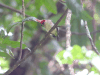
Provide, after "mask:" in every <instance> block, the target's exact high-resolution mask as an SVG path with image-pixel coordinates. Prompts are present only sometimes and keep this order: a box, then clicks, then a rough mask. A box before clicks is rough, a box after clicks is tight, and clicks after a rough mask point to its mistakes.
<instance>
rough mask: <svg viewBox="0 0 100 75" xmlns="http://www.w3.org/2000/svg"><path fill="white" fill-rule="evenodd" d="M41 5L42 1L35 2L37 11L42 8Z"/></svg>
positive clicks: (36, 0)
mask: <svg viewBox="0 0 100 75" xmlns="http://www.w3.org/2000/svg"><path fill="white" fill-rule="evenodd" d="M42 4H43V1H42V0H35V6H36V9H37V10H39V9H40V7H41V6H42Z"/></svg>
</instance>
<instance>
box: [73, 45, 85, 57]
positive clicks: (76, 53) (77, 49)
mask: <svg viewBox="0 0 100 75" xmlns="http://www.w3.org/2000/svg"><path fill="white" fill-rule="evenodd" d="M71 53H72V56H73V58H74V59H83V58H84V56H83V53H82V49H81V47H80V46H78V45H74V46H73V49H72V50H71Z"/></svg>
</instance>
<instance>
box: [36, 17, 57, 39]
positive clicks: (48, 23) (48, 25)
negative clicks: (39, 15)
mask: <svg viewBox="0 0 100 75" xmlns="http://www.w3.org/2000/svg"><path fill="white" fill-rule="evenodd" d="M35 21H36V22H39V23H41V24H42V25H44V27H45V29H46V31H47V32H48V31H49V30H50V29H51V28H52V27H53V26H54V23H53V22H52V21H51V20H39V19H35ZM51 34H52V35H53V36H54V37H56V36H57V29H54V30H53V31H52V32H51Z"/></svg>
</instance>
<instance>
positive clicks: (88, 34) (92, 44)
mask: <svg viewBox="0 0 100 75" xmlns="http://www.w3.org/2000/svg"><path fill="white" fill-rule="evenodd" d="M84 26H85V29H86V34H87V36H88V38H89V40H90V42H91V46H92V49H93V51H94V52H96V54H97V55H100V54H99V52H98V50H97V48H96V46H95V45H94V43H93V40H92V37H91V35H90V31H89V28H88V26H87V22H86V21H85V25H84Z"/></svg>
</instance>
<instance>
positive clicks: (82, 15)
mask: <svg viewBox="0 0 100 75" xmlns="http://www.w3.org/2000/svg"><path fill="white" fill-rule="evenodd" d="M81 18H82V19H83V20H92V19H93V18H92V17H91V16H90V15H89V14H88V13H87V11H82V12H81Z"/></svg>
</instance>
